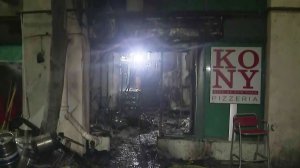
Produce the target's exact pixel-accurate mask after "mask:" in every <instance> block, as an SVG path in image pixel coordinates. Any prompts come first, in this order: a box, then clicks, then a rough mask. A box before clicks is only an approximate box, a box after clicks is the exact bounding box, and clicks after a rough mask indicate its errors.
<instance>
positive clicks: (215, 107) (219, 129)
mask: <svg viewBox="0 0 300 168" xmlns="http://www.w3.org/2000/svg"><path fill="white" fill-rule="evenodd" d="M214 46H235V47H262V48H264V45H263V44H251V43H232V44H230V43H221V42H219V43H211V44H209V45H207V46H206V47H205V49H204V52H205V66H210V61H211V59H210V55H211V47H214ZM264 69H265V56H264V49H263V50H262V80H261V82H262V83H261V104H259V105H252V104H251V105H249V104H238V106H237V112H238V113H256V114H257V116H258V117H259V118H260V119H263V118H264V93H265V89H264V83H265V77H264V73H265V71H264ZM204 85H205V91H204V99H205V104H204V138H219V139H227V137H228V129H229V127H228V124H229V110H230V105H229V104H216V103H210V73H206V74H205V81H204Z"/></svg>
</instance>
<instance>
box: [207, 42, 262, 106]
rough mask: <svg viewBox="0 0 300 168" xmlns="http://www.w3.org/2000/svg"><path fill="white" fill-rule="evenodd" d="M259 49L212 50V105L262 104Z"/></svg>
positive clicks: (218, 48)
mask: <svg viewBox="0 0 300 168" xmlns="http://www.w3.org/2000/svg"><path fill="white" fill-rule="evenodd" d="M260 94H261V48H260V47H212V48H211V88H210V102H211V103H232V104H259V103H260Z"/></svg>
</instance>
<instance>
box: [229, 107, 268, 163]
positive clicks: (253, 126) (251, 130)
mask: <svg viewBox="0 0 300 168" xmlns="http://www.w3.org/2000/svg"><path fill="white" fill-rule="evenodd" d="M262 123H263V124H264V125H265V126H264V128H261V127H259V126H260V122H259V120H258V118H257V116H256V114H255V113H245V114H237V115H235V116H234V117H233V131H232V140H231V148H230V167H232V164H233V157H236V158H237V159H238V160H239V168H241V167H242V161H245V162H246V160H243V157H242V137H245V136H256V137H257V143H256V151H255V153H254V159H253V160H251V161H252V162H257V161H267V164H268V168H270V148H269V126H268V124H267V123H266V122H262ZM234 134H236V135H239V155H236V154H233V141H234ZM260 137H263V138H264V145H265V149H266V153H265V154H261V153H259V152H258V145H259V141H260ZM257 156H260V157H261V158H262V159H261V160H257ZM248 161H249V160H248Z"/></svg>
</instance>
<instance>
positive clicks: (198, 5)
mask: <svg viewBox="0 0 300 168" xmlns="http://www.w3.org/2000/svg"><path fill="white" fill-rule="evenodd" d="M160 6H161V9H162V10H167V11H195V10H196V11H203V10H214V11H264V10H265V9H266V6H267V0H163V1H161V3H160Z"/></svg>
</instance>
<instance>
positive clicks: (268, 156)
mask: <svg viewBox="0 0 300 168" xmlns="http://www.w3.org/2000/svg"><path fill="white" fill-rule="evenodd" d="M269 140H270V138H269V134H267V139H266V141H267V151H266V152H267V161H268V168H271V163H270V143H269Z"/></svg>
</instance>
